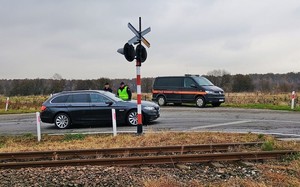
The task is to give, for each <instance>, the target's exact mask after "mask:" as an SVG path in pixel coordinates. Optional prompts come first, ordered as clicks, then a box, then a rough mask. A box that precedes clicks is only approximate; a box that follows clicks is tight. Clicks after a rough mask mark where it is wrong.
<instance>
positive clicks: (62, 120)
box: [54, 113, 71, 129]
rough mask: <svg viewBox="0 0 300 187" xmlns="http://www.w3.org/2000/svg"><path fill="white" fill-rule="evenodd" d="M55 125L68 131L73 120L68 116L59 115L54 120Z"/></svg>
mask: <svg viewBox="0 0 300 187" xmlns="http://www.w3.org/2000/svg"><path fill="white" fill-rule="evenodd" d="M54 124H55V126H56V127H57V128H59V129H66V128H69V127H70V125H71V119H70V117H69V116H68V115H67V114H65V113H59V114H57V115H56V116H55V118H54Z"/></svg>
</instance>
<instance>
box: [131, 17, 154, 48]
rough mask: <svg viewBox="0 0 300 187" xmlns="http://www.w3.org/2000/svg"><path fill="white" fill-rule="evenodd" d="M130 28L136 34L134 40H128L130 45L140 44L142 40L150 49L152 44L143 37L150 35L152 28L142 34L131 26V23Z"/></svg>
mask: <svg viewBox="0 0 300 187" xmlns="http://www.w3.org/2000/svg"><path fill="white" fill-rule="evenodd" d="M128 28H129V29H130V30H131V31H132V32H133V33H134V34H135V36H134V37H133V38H131V39H130V40H128V42H127V43H128V44H129V45H132V44H136V43H138V42H139V40H141V41H142V42H143V43H144V44H145V45H146V46H147V47H148V48H149V47H150V43H149V42H148V41H147V40H146V39H145V38H144V37H143V36H144V35H146V34H147V33H149V32H150V31H151V28H150V27H148V28H147V29H145V30H143V31H142V32H139V31H137V30H136V29H135V28H134V27H133V26H132V25H131V23H128Z"/></svg>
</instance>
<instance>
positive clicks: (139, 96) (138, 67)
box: [136, 17, 143, 135]
mask: <svg viewBox="0 0 300 187" xmlns="http://www.w3.org/2000/svg"><path fill="white" fill-rule="evenodd" d="M141 20H142V19H141V17H139V44H141V38H142V36H141V27H142V26H141V22H142V21H141ZM137 55H138V58H137V60H136V90H137V113H138V116H137V117H138V121H137V134H138V135H140V134H142V133H143V122H142V91H141V62H140V59H141V58H140V57H141V54H137Z"/></svg>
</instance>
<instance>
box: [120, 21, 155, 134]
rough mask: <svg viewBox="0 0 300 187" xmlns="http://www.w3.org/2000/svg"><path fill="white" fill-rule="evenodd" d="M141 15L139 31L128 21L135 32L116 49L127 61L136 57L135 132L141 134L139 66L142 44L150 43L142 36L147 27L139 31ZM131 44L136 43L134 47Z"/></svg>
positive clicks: (145, 52)
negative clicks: (121, 46) (122, 45)
mask: <svg viewBox="0 0 300 187" xmlns="http://www.w3.org/2000/svg"><path fill="white" fill-rule="evenodd" d="M141 22H142V21H141V17H139V31H137V30H136V29H135V28H134V27H133V26H132V25H131V24H130V23H128V28H129V29H130V30H131V31H132V32H133V33H134V34H135V36H134V37H133V38H131V39H130V40H128V42H127V43H126V44H125V45H124V47H123V48H121V49H118V52H119V53H121V54H123V55H124V56H125V58H126V60H127V61H129V62H132V61H133V60H134V59H136V87H137V89H136V90H137V134H138V135H141V134H142V133H143V122H142V121H143V119H142V89H141V82H142V81H141V66H142V63H143V62H145V61H146V59H147V51H146V49H145V47H144V46H143V45H142V43H144V45H146V46H147V47H148V48H149V47H150V43H149V42H148V41H147V40H146V39H145V38H144V37H143V36H144V35H145V34H147V33H149V32H150V31H151V28H150V27H148V28H147V29H145V30H144V31H141V30H142V29H141V28H142V26H141ZM133 45H137V46H136V49H134V47H133Z"/></svg>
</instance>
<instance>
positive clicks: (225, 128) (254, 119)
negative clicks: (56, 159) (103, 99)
mask: <svg viewBox="0 0 300 187" xmlns="http://www.w3.org/2000/svg"><path fill="white" fill-rule="evenodd" d="M36 129H37V128H36V116H35V114H14V115H0V135H20V134H26V133H31V134H36V132H37V130H36ZM136 131H137V127H136V126H118V127H117V132H118V133H124V132H129V133H136ZM149 131H154V132H156V131H180V132H193V131H219V132H244V133H249V132H251V133H259V134H273V135H276V136H277V137H292V138H300V113H299V112H290V111H274V110H258V109H257V110H256V109H236V108H225V107H215V108H214V107H207V108H196V107H188V106H180V107H173V106H168V107H161V117H160V118H158V119H157V121H155V122H152V123H150V124H149V125H144V126H143V132H145V133H146V132H149ZM41 132H42V133H43V134H65V133H112V132H113V131H112V127H111V125H110V124H106V125H104V126H103V124H102V125H101V124H99V125H94V126H90V125H81V126H76V127H74V128H71V129H64V130H60V129H56V128H55V126H54V125H53V124H46V123H42V124H41Z"/></svg>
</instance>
